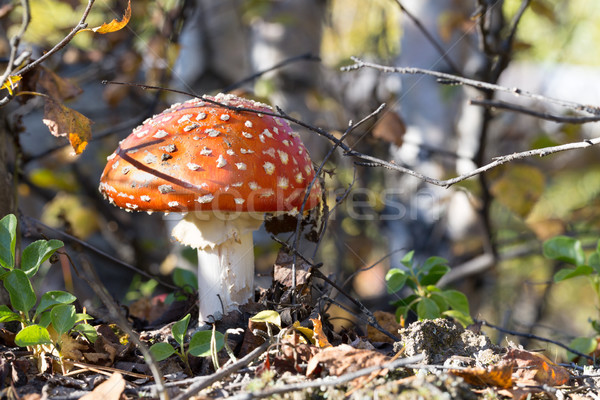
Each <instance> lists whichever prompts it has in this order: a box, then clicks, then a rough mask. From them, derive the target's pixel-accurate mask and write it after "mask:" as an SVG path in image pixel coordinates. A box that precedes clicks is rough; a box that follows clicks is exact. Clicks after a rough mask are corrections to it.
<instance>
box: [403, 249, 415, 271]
mask: <svg viewBox="0 0 600 400" xmlns="http://www.w3.org/2000/svg"><path fill="white" fill-rule="evenodd" d="M414 255H415V251H414V250H411V251H409V252H408V253H406V254H405V255H404V257H402V260H400V262H401V263H402V265H404V266H405V267H406V268H409V269H410V268H412V266H413V257H414Z"/></svg>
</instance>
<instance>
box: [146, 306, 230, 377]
mask: <svg viewBox="0 0 600 400" xmlns="http://www.w3.org/2000/svg"><path fill="white" fill-rule="evenodd" d="M189 323H190V314H187V315H186V316H185V317H183V318H182V319H181V320H179V321H177V322H175V323H174V324H173V326H172V327H171V334H172V335H173V339H175V341H176V342H177V343H178V344H179V350H177V349H175V348H174V347H173V346H171V345H170V344H169V343H167V342H159V343H155V344H153V345H152V346H151V347H150V352H151V353H152V356H153V357H154V358H155V360H156V361H162V360H165V359H167V358H169V357H170V356H171V355H173V354H176V355H177V356H178V357H179V358H180V359H181V361H183V363H184V365H185V368H186V371H187V373H188V375H190V376H191V375H192V370H191V368H190V363H189V360H188V354H191V355H193V356H195V357H208V356H212V359H213V363H214V364H215V370H217V369H219V366H218V364H217V357H216V354H217V353H218V352H219V351H220V350H221V349H222V348H223V346H224V343H225V336H224V335H223V334H222V333H221V332H218V331H216V330H215V329H214V326H213V330H212V331H199V332H196V333H194V335H193V336H192V338H191V339H190V342H189V344H188V348H187V350H186V349H185V334H186V332H187V329H188V325H189Z"/></svg>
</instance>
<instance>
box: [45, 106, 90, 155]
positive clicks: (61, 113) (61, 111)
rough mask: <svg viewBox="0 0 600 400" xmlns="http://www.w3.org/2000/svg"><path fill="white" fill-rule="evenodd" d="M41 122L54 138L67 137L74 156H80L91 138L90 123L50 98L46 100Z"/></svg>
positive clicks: (81, 115) (83, 116)
mask: <svg viewBox="0 0 600 400" xmlns="http://www.w3.org/2000/svg"><path fill="white" fill-rule="evenodd" d="M42 121H43V122H44V124H45V125H46V126H47V127H48V129H49V130H50V133H52V134H53V135H54V136H57V137H58V136H67V137H68V138H69V141H70V142H71V147H73V150H74V151H75V154H81V152H83V150H85V147H86V146H87V144H88V142H89V141H90V139H91V138H92V121H90V120H89V119H88V118H87V117H86V116H85V115H83V114H80V113H78V112H77V111H75V110H73V109H71V108H69V107H66V106H65V105H63V104H61V103H60V102H58V101H56V100H53V99H51V98H46V105H45V106H44V118H43V119H42Z"/></svg>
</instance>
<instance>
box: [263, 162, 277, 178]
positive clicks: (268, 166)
mask: <svg viewBox="0 0 600 400" xmlns="http://www.w3.org/2000/svg"><path fill="white" fill-rule="evenodd" d="M263 168H264V169H265V172H266V173H267V175H273V172H275V164H273V163H270V162H268V161H267V162H266V163H264V164H263Z"/></svg>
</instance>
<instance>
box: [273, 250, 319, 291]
mask: <svg viewBox="0 0 600 400" xmlns="http://www.w3.org/2000/svg"><path fill="white" fill-rule="evenodd" d="M293 262H294V257H293V256H292V255H291V254H287V253H285V252H283V251H280V252H279V254H277V260H275V266H274V268H273V280H274V281H275V282H277V283H280V284H281V285H283V286H284V287H292V277H293V274H292V264H293ZM309 269H310V265H308V264H307V263H306V262H304V261H303V260H302V259H301V258H300V257H296V286H303V285H305V284H306V282H308V279H309V278H310V273H309V272H308V271H309Z"/></svg>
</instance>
